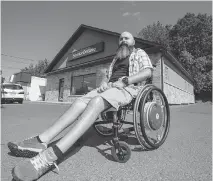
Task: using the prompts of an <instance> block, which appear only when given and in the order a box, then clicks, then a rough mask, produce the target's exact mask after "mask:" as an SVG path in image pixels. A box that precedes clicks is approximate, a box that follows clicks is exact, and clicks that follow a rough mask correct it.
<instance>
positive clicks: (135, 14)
mask: <svg viewBox="0 0 213 181" xmlns="http://www.w3.org/2000/svg"><path fill="white" fill-rule="evenodd" d="M140 14H141V13H140V12H135V13H132V16H140Z"/></svg>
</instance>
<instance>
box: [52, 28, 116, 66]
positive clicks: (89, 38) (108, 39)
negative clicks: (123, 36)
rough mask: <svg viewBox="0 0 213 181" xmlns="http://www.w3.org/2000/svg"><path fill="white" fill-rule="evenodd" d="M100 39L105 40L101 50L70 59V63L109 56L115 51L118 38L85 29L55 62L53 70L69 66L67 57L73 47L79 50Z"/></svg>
mask: <svg viewBox="0 0 213 181" xmlns="http://www.w3.org/2000/svg"><path fill="white" fill-rule="evenodd" d="M101 41H104V42H105V45H104V51H103V52H99V53H96V54H92V55H89V56H85V57H82V58H80V59H76V60H72V64H73V63H75V64H76V65H78V64H79V63H80V62H85V61H87V62H89V61H92V60H96V59H99V58H103V57H107V56H110V55H112V54H114V53H115V50H116V49H117V48H118V38H115V37H114V36H112V35H108V34H103V33H100V32H96V31H92V30H85V31H84V32H83V33H82V35H81V36H80V37H79V38H78V39H77V40H76V41H75V42H74V44H73V45H72V46H71V47H70V49H69V50H68V51H67V52H66V53H65V55H64V56H63V57H62V59H61V60H60V61H59V62H58V63H57V64H56V66H55V67H54V68H53V70H56V69H59V68H64V67H66V66H70V64H71V62H70V61H69V60H68V59H67V57H68V55H69V54H70V53H72V51H73V50H74V49H75V50H80V49H82V48H86V47H88V46H91V45H94V44H96V43H99V42H101ZM78 62H79V63H78Z"/></svg>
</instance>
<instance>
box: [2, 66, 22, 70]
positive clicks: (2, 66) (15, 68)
mask: <svg viewBox="0 0 213 181" xmlns="http://www.w3.org/2000/svg"><path fill="white" fill-rule="evenodd" d="M2 68H4V69H8V68H10V69H20V70H21V69H23V68H14V67H9V66H8V67H5V66H1V67H0V69H1V70H2Z"/></svg>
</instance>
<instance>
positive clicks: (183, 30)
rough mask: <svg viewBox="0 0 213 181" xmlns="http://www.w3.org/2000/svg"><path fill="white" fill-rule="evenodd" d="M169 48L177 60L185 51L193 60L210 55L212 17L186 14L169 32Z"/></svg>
mask: <svg viewBox="0 0 213 181" xmlns="http://www.w3.org/2000/svg"><path fill="white" fill-rule="evenodd" d="M169 39H170V46H171V48H172V51H173V53H174V54H175V55H176V57H177V58H179V57H180V54H181V52H182V51H184V50H186V51H188V52H189V53H191V54H192V55H193V56H194V57H195V58H198V57H204V56H208V55H211V54H212V16H207V14H200V13H199V14H198V15H197V16H196V15H195V14H194V13H187V14H186V15H185V16H184V17H183V18H181V19H179V20H178V21H177V23H176V24H175V25H174V26H173V27H172V29H171V30H170V32H169Z"/></svg>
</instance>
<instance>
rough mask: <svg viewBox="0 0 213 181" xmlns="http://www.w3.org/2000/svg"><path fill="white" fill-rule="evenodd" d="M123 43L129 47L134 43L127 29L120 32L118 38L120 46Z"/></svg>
mask: <svg viewBox="0 0 213 181" xmlns="http://www.w3.org/2000/svg"><path fill="white" fill-rule="evenodd" d="M123 44H126V45H128V46H129V47H133V46H134V45H135V40H134V37H133V36H132V34H131V33H129V32H127V31H125V32H123V33H121V35H120V38H119V46H121V45H123Z"/></svg>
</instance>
